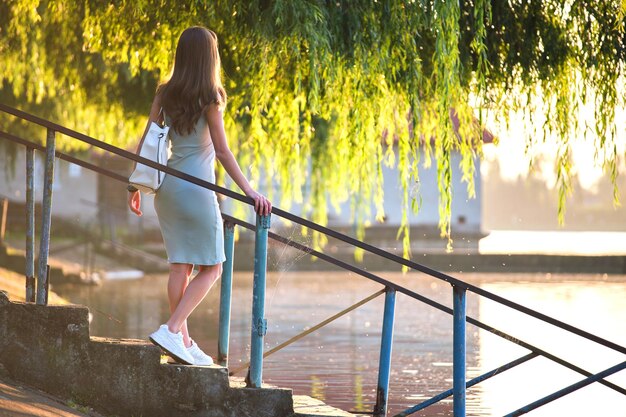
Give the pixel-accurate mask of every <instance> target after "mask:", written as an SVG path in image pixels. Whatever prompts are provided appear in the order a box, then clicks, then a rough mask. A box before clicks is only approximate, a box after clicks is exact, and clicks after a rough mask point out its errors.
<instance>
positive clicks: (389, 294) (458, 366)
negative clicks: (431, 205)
mask: <svg viewBox="0 0 626 417" xmlns="http://www.w3.org/2000/svg"><path fill="white" fill-rule="evenodd" d="M0 111H2V112H5V113H7V114H10V115H12V116H14V117H17V118H19V119H22V120H25V121H28V122H30V123H34V124H37V125H39V126H42V127H45V128H46V129H47V134H46V146H45V147H44V146H42V145H39V144H36V143H33V142H30V141H27V140H25V139H22V138H19V137H17V136H15V135H12V134H10V133H8V132H4V131H0V137H1V138H3V139H4V140H8V141H11V142H14V143H17V144H21V145H23V146H25V147H26V149H27V153H26V158H27V164H26V171H27V172H26V174H27V175H26V178H27V180H26V182H27V183H26V189H27V193H26V200H27V201H26V207H27V210H26V215H27V217H28V219H27V231H26V300H27V301H30V302H37V303H38V304H42V305H45V304H47V293H48V279H47V269H48V266H47V259H48V250H49V246H48V245H49V239H50V222H51V213H50V208H51V204H52V181H53V178H54V175H53V172H54V158H55V156H56V157H58V158H61V159H64V160H66V161H69V162H71V163H75V164H78V165H80V166H82V167H84V168H87V169H90V170H93V171H95V172H97V173H99V174H101V175H106V176H108V177H110V178H113V179H116V180H118V181H120V182H122V183H126V182H127V181H128V178H127V177H125V176H123V175H120V174H118V173H115V172H112V171H110V170H107V169H106V168H102V167H98V166H95V165H93V164H90V163H88V162H86V161H83V160H80V159H78V158H75V157H73V156H71V155H68V154H65V153H62V152H59V151H56V150H55V133H57V132H58V133H61V134H64V135H66V136H68V137H71V138H73V139H76V140H80V141H82V142H85V143H87V144H90V145H92V146H95V147H98V148H100V149H103V150H105V151H106V152H108V153H111V154H115V155H118V156H120V157H123V158H126V159H128V160H131V161H135V162H138V163H142V164H145V165H147V166H150V167H153V168H155V169H159V170H161V171H163V172H165V173H166V174H168V175H174V176H176V177H178V178H181V179H184V180H186V181H189V182H191V183H193V184H196V185H199V186H201V187H204V188H208V189H211V190H213V191H215V192H217V193H220V194H222V195H224V196H226V197H229V198H233V199H235V200H238V201H241V202H244V203H247V204H249V205H252V204H253V201H252V199H250V198H248V197H246V196H243V195H241V194H238V193H236V192H234V191H231V190H228V189H226V188H223V187H219V186H217V185H215V184H212V183H209V182H206V181H203V180H200V179H198V178H196V177H192V176H190V175H187V174H185V173H183V172H180V171H177V170H174V169H171V168H169V167H167V166H164V165H159V164H157V163H155V162H153V161H151V160H148V159H145V158H142V157H139V156H137V155H135V154H133V153H131V152H128V151H125V150H123V149H120V148H117V147H114V146H112V145H110V144H107V143H105V142H102V141H99V140H97V139H94V138H91V137H89V136H86V135H84V134H81V133H79V132H76V131H73V130H71V129H68V128H66V127H63V126H61V125H58V124H55V123H52V122H50V121H48V120H44V119H41V118H39V117H36V116H34V115H31V114H28V113H25V112H23V111H20V110H17V109H14V108H12V107H9V106H6V105H4V104H1V103H0ZM35 150H37V151H41V152H45V154H46V158H45V160H46V167H45V177H44V190H43V193H44V195H43V210H42V211H43V213H42V216H43V219H42V220H43V221H42V231H41V244H40V253H39V258H38V259H39V262H38V269H37V279H36V287H37V288H36V291H35V278H34V195H33V189H34V178H33V176H34V169H33V161H34V158H33V153H34V151H35ZM272 214H273V215H275V216H280V217H283V218H285V219H287V220H290V221H292V222H294V223H296V224H299V225H301V226H304V227H306V228H309V229H312V230H315V231H317V232H319V233H323V234H325V235H327V236H330V237H333V238H335V239H338V240H341V241H343V242H345V243H348V244H349V245H351V246H353V247H355V248H361V249H363V250H365V251H367V252H369V253H371V254H374V255H377V256H381V257H383V258H386V259H388V260H391V261H393V262H395V263H397V264H398V265H402V266H405V267H408V268H411V269H413V270H416V271H420V272H422V273H424V274H427V275H429V276H431V277H434V278H436V279H439V280H442V281H445V282H447V283H449V284H450V285H451V286H452V298H453V307H452V308H449V307H447V306H445V305H443V304H440V303H438V302H436V301H434V300H432V299H429V298H427V297H425V296H423V295H421V294H418V293H416V292H414V291H412V290H410V289H408V288H406V287H403V286H401V285H398V284H396V283H394V282H392V281H389V280H386V279H384V278H382V277H380V276H378V275H376V274H373V273H372V272H369V271H366V270H363V269H361V268H359V267H357V266H356V265H354V264H352V263H348V262H345V261H342V260H339V259H336V258H334V257H332V256H330V255H328V254H327V253H324V252H320V251H317V250H314V249H312V248H310V247H308V246H305V245H302V244H300V243H297V242H293V241H292V240H290V239H288V238H286V237H284V236H281V235H278V234H275V233H272V232H271V231H270V216H258V215H257V217H256V224H254V225H253V224H250V223H247V222H245V221H243V220H240V219H237V218H234V217H232V216H229V215H227V214H223V218H224V238H225V239H224V240H225V252H226V262H225V263H224V268H223V274H222V285H221V294H220V309H219V314H220V318H219V339H218V340H219V341H218V362H219V363H220V364H222V365H224V366H228V349H229V343H228V342H229V330H230V306H231V290H232V271H233V259H234V256H235V251H234V246H235V239H234V231H235V227H237V226H239V227H243V228H246V229H249V230H252V231H254V233H255V251H254V257H255V259H254V281H253V307H252V328H251V352H250V361H249V363H247V364H245V366H243V367H241V368H239V369H235V370H232V371H231V372H230V374H231V375H233V374H235V373H237V372H240V371H243V370H246V369H247V370H248V375H247V377H246V381H247V384H248V385H249V386H251V387H260V386H261V383H262V377H263V358H264V357H266V356H268V355H270V354H272V353H274V352H276V351H278V350H280V349H282V348H284V347H286V346H288V345H290V344H291V343H294V342H295V341H297V340H299V339H301V338H302V337H305V336H306V335H307V334H310V333H312V332H314V331H316V330H318V329H320V328H321V327H323V326H325V325H327V324H328V323H331V322H332V321H334V320H336V319H337V318H339V317H342V316H343V315H345V314H347V313H348V312H350V311H352V310H354V309H356V308H358V307H360V306H361V305H364V304H366V303H367V302H369V301H371V300H373V299H375V298H377V297H378V296H380V295H382V294H385V304H384V312H383V324H382V334H381V344H380V357H379V366H378V383H377V395H376V404H375V406H374V409H373V410H372V411H371V414H373V415H375V416H386V415H387V401H388V393H389V378H390V369H391V352H392V346H393V328H394V312H395V301H396V294H397V293H402V294H405V295H407V296H408V297H410V298H412V299H413V300H416V301H420V302H422V303H425V304H427V305H429V306H431V307H433V308H436V309H438V310H440V311H443V312H445V313H448V314H450V315H451V316H452V327H453V378H452V379H453V383H452V388H451V389H450V390H447V391H445V392H442V393H440V394H438V395H436V396H434V397H432V398H430V399H428V400H426V401H423V402H422V403H420V404H417V405H415V406H414V407H411V408H409V409H407V410H404V411H403V412H401V413H398V414H396V417H399V416H408V415H410V414H413V413H415V412H417V411H419V410H422V409H424V408H426V407H428V406H430V405H432V404H435V403H437V402H439V401H441V400H442V399H444V398H447V397H449V396H453V412H454V415H455V416H456V417H463V416H465V412H466V401H465V396H466V391H467V389H468V388H469V387H472V386H474V385H476V384H478V383H480V382H482V381H484V380H486V379H489V378H491V377H494V376H495V375H497V374H501V373H502V372H505V371H507V370H509V369H512V368H514V367H516V366H518V365H521V364H523V363H525V362H528V361H530V360H531V359H533V358H536V357H539V356H542V357H544V358H547V359H549V360H551V361H553V362H555V363H557V364H559V365H562V366H564V367H566V368H569V369H571V370H573V371H575V372H577V373H579V374H581V375H582V376H584V378H583V379H581V380H580V381H579V382H577V383H575V384H572V385H570V386H567V387H564V388H563V389H561V390H558V391H556V392H553V393H550V394H549V395H546V396H545V397H543V398H540V399H538V400H537V401H535V402H533V403H530V404H528V405H526V406H524V407H522V408H519V409H517V410H514V411H513V412H511V413H510V414H507V416H518V415H522V414H525V413H527V412H529V411H531V410H534V409H536V408H538V407H541V406H543V405H545V404H547V403H550V402H552V401H554V400H556V399H558V398H561V397H563V396H565V395H567V394H570V393H572V392H574V391H576V390H578V389H580V388H583V387H585V386H587V385H589V384H592V383H594V382H598V383H600V384H603V385H604V386H606V387H609V388H611V389H613V390H615V391H617V392H619V393H620V394H622V395H626V389H624V388H623V387H620V386H618V385H616V384H614V383H612V382H610V381H607V380H606V379H605V378H606V377H608V376H610V375H613V374H615V373H617V372H619V371H621V370H623V369H626V360H625V361H622V362H621V363H618V364H616V365H614V366H612V367H610V368H607V369H605V370H603V371H601V372H598V373H595V374H594V373H592V372H589V371H587V370H585V369H583V368H581V367H579V366H577V365H575V364H573V363H571V362H568V361H566V360H565V359H563V358H560V357H558V356H557V355H555V354H552V353H550V352H548V351H546V350H543V349H540V348H539V347H537V346H534V345H532V344H530V343H528V342H525V341H523V340H520V339H518V338H515V337H513V336H511V335H509V334H507V333H505V332H503V331H500V330H498V329H496V328H494V327H492V326H489V325H487V324H485V323H482V322H481V321H479V320H477V319H475V318H473V317H470V316H467V314H466V298H467V292H468V291H470V292H473V293H474V294H477V295H479V296H481V297H484V298H487V299H490V300H492V301H495V302H497V303H499V304H502V305H504V306H507V307H509V308H511V309H513V310H516V311H518V312H520V313H523V314H526V315H528V316H531V317H534V318H536V319H538V320H541V321H543V322H545V323H549V324H551V325H553V326H555V327H557V328H560V329H562V330H565V331H568V332H570V333H573V334H576V335H578V336H580V337H582V338H585V339H587V340H589V341H592V342H595V343H597V344H599V345H602V346H604V347H607V348H609V349H612V350H614V351H617V352H619V353H622V354H624V355H626V347H624V346H621V345H619V344H617V343H614V342H611V341H609V340H606V339H604V338H601V337H599V336H597V335H594V334H592V333H589V332H587V331H584V330H582V329H579V328H577V327H575V326H572V325H570V324H567V323H564V322H562V321H560V320H557V319H555V318H553V317H550V316H548V315H545V314H543V313H540V312H538V311H536V310H533V309H531V308H528V307H525V306H523V305H520V304H518V303H515V302H513V301H511V300H508V299H506V298H503V297H500V296H498V295H496V294H493V293H491V292H489V291H486V290H484V289H482V288H479V287H477V286H474V285H471V284H468V283H466V282H464V281H462V280H459V279H457V278H454V277H452V276H450V275H447V274H444V273H442V272H439V271H436V270H433V269H431V268H428V267H427V266H424V265H421V264H418V263H416V262H413V261H411V260H409V259H405V258H402V257H400V256H397V255H394V254H392V253H389V252H386V251H384V250H382V249H380V248H377V247H375V246H372V245H369V244H367V243H365V242H362V241H359V240H357V239H354V238H352V237H350V236H347V235H344V234H341V233H339V232H337V231H335V230H332V229H329V228H327V227H324V226H321V225H319V224H316V223H314V222H311V221H309V220H306V219H304V218H301V217H299V216H296V215H294V214H292V213H289V212H287V211H284V210H281V209H279V208H277V207H274V208H273V209H272ZM268 238H269V239H274V240H277V241H279V242H282V243H283V244H286V245H289V246H291V247H294V248H296V249H298V250H300V251H303V252H305V253H308V254H310V255H312V256H315V257H317V258H319V259H321V260H323V261H326V262H330V263H332V264H334V265H336V266H338V267H340V268H342V269H344V270H346V271H350V272H353V273H355V274H358V275H360V276H362V277H363V278H365V279H368V280H371V281H374V282H377V283H379V284H381V285H382V286H383V288H382V289H381V290H379V291H377V292H375V293H374V294H372V295H370V296H369V297H367V298H365V299H363V300H361V301H359V302H357V303H355V304H354V305H352V306H350V307H348V308H347V309H345V310H343V311H341V312H339V313H337V314H335V315H333V316H332V317H329V318H328V319H326V320H324V321H322V322H321V323H319V324H317V325H314V326H311V327H310V328H309V329H308V330H306V331H305V332H303V333H301V334H299V335H297V336H295V337H293V338H291V339H289V340H287V341H285V342H284V343H281V344H280V345H278V346H277V347H275V348H273V349H271V350H268V351H266V352H263V340H264V336H265V334H266V331H267V321H266V319H265V317H264V309H265V286H266V282H265V280H266V276H265V275H266V262H267V242H268ZM467 323H469V324H471V325H474V326H476V327H478V328H480V329H483V330H485V331H487V332H490V333H492V334H495V335H497V336H500V337H502V338H504V339H505V340H507V341H509V342H511V343H515V344H517V345H519V346H522V347H524V348H526V349H527V350H529V351H530V353H528V354H526V355H524V356H521V357H519V358H517V359H515V360H513V361H511V362H509V363H507V364H504V365H502V366H499V367H498V368H496V369H493V370H491V371H489V372H487V373H485V374H483V375H480V376H478V377H476V378H474V379H472V380H469V381H467V379H466V324H467Z"/></svg>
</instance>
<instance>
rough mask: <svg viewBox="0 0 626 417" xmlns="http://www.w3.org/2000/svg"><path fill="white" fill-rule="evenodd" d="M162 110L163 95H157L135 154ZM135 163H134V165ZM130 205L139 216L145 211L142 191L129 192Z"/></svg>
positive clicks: (131, 209)
mask: <svg viewBox="0 0 626 417" xmlns="http://www.w3.org/2000/svg"><path fill="white" fill-rule="evenodd" d="M160 112H161V97H160V96H158V95H157V96H155V97H154V100H152V107H151V108H150V115H149V116H148V123H146V128H145V129H144V131H143V135H141V140H140V141H139V144H138V145H137V149H136V150H135V154H139V150H140V149H141V145H143V141H144V140H145V138H146V134H147V133H148V130H149V129H150V123H152V122H158V119H159V113H160ZM134 165H135V164H133V166H134ZM128 207H129V208H130V211H132V212H133V213H135V214H136V215H137V216H141V215H142V214H143V213H142V211H141V193H140V192H139V191H137V190H136V191H130V190H129V192H128Z"/></svg>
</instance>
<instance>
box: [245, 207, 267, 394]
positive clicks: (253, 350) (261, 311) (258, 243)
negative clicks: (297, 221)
mask: <svg viewBox="0 0 626 417" xmlns="http://www.w3.org/2000/svg"><path fill="white" fill-rule="evenodd" d="M269 228H270V216H269V215H268V216H260V215H258V214H257V216H256V232H255V241H254V284H253V290H252V339H251V341H250V371H249V374H248V378H247V381H246V382H247V385H248V386H249V387H253V388H261V383H262V377H263V338H264V336H265V333H266V332H267V320H265V317H264V315H265V272H266V268H267V233H268V230H269Z"/></svg>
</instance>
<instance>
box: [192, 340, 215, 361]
mask: <svg viewBox="0 0 626 417" xmlns="http://www.w3.org/2000/svg"><path fill="white" fill-rule="evenodd" d="M187 352H189V354H190V355H191V356H192V357H193V364H194V365H202V366H211V365H213V358H212V357H210V356H209V355H207V354H206V353H204V352H203V351H202V349H200V348H199V347H198V345H197V344H196V342H194V341H193V340H192V341H191V346H189V347H188V348H187Z"/></svg>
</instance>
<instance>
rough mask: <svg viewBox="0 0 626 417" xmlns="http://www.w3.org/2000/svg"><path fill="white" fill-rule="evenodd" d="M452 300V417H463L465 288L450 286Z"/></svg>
mask: <svg viewBox="0 0 626 417" xmlns="http://www.w3.org/2000/svg"><path fill="white" fill-rule="evenodd" d="M452 289H453V291H452V294H453V295H452V297H453V299H454V301H453V306H452V310H453V313H452V315H453V324H454V327H453V329H454V330H453V332H454V333H453V335H452V344H453V358H452V393H453V395H454V398H453V403H452V409H453V412H454V417H465V384H466V382H465V314H466V304H465V298H466V297H465V292H466V291H465V288H461V287H459V286H457V285H454V286H452Z"/></svg>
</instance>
